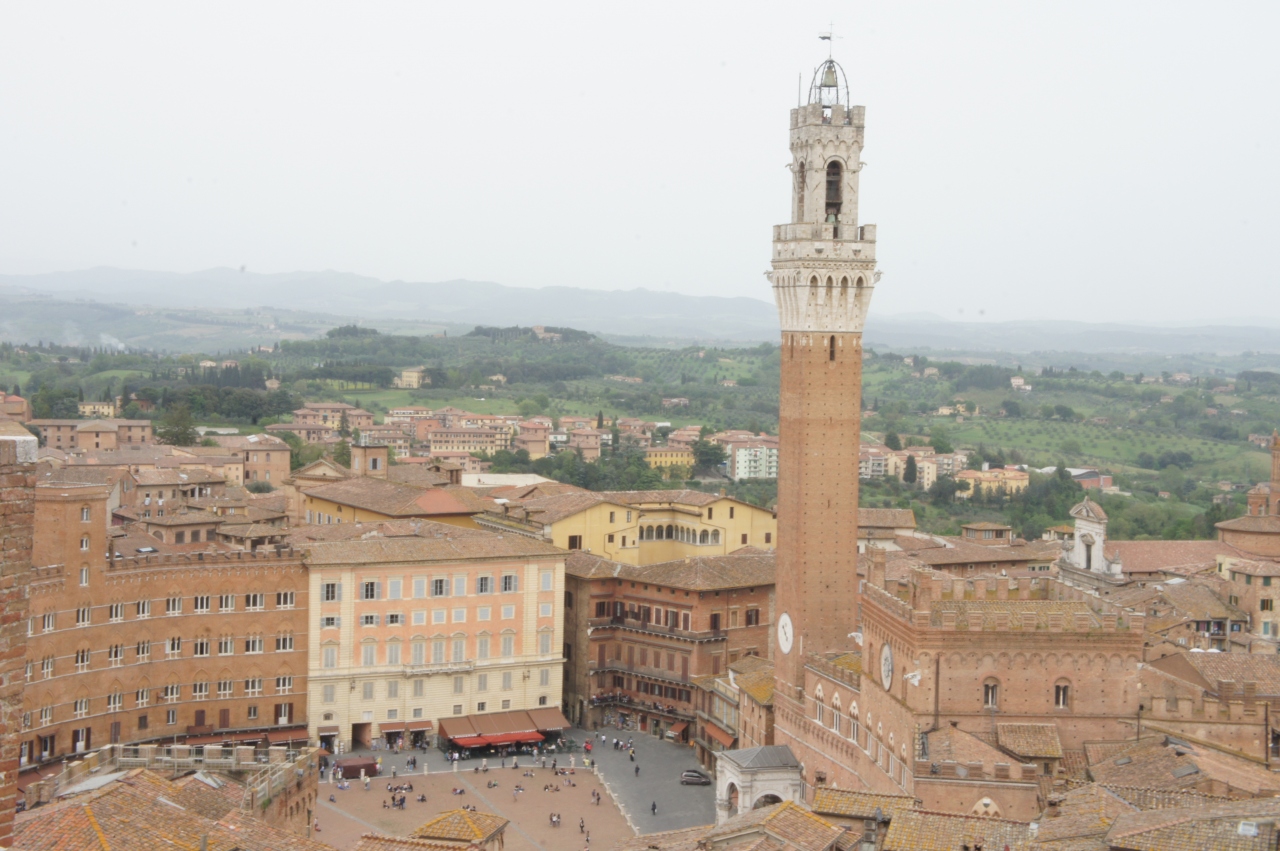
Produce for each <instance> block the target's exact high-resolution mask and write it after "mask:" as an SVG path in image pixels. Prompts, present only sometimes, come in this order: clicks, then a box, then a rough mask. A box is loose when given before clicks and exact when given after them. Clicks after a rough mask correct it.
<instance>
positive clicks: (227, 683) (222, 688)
mask: <svg viewBox="0 0 1280 851" xmlns="http://www.w3.org/2000/svg"><path fill="white" fill-rule="evenodd" d="M233 688H234V687H233V686H232V685H231V680H218V697H219V698H222V699H226V698H229V697H231V692H232V690H233ZM219 726H222V725H219Z"/></svg>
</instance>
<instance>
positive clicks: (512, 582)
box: [502, 573, 519, 594]
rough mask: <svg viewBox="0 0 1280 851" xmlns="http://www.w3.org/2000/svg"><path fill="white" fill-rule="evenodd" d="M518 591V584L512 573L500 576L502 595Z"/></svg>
mask: <svg viewBox="0 0 1280 851" xmlns="http://www.w3.org/2000/svg"><path fill="white" fill-rule="evenodd" d="M518 590H519V582H518V581H517V579H516V575H515V574H514V573H504V574H502V593H503V594H514V593H516V591H518Z"/></svg>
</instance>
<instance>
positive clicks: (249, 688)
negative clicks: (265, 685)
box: [244, 677, 262, 697]
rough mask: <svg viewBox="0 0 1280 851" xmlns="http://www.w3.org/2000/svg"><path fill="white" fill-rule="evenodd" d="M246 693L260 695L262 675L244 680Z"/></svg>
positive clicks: (247, 694) (250, 695)
mask: <svg viewBox="0 0 1280 851" xmlns="http://www.w3.org/2000/svg"><path fill="white" fill-rule="evenodd" d="M244 693H245V696H246V697H259V696H261V694H262V677H256V678H254V679H251V680H245V681H244Z"/></svg>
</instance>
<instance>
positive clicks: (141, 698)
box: [133, 688, 151, 717]
mask: <svg viewBox="0 0 1280 851" xmlns="http://www.w3.org/2000/svg"><path fill="white" fill-rule="evenodd" d="M133 701H134V703H136V704H137V705H138V708H139V709H141V708H142V707H145V706H149V705H150V704H151V689H145V688H140V689H138V690H137V692H135V693H134V695H133ZM143 717H145V716H143Z"/></svg>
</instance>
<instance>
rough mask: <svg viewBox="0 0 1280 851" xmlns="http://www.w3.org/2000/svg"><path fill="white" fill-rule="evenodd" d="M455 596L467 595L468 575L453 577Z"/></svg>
mask: <svg viewBox="0 0 1280 851" xmlns="http://www.w3.org/2000/svg"><path fill="white" fill-rule="evenodd" d="M453 596H455V597H465V596H467V577H465V576H455V577H453Z"/></svg>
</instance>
